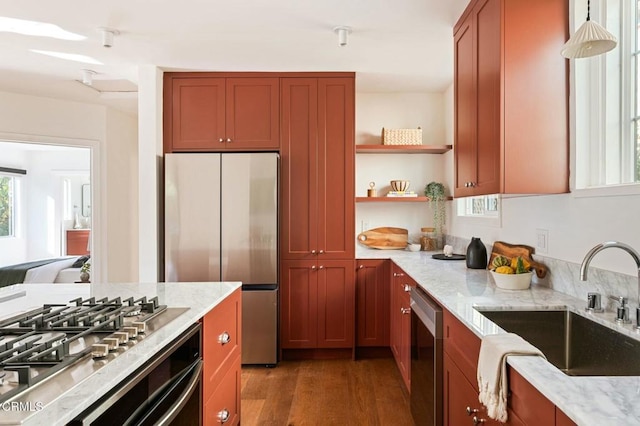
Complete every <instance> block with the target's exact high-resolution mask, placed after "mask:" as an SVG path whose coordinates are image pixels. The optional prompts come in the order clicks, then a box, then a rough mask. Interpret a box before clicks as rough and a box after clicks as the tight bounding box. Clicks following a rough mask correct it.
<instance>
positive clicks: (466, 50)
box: [454, 15, 477, 197]
mask: <svg viewBox="0 0 640 426" xmlns="http://www.w3.org/2000/svg"><path fill="white" fill-rule="evenodd" d="M474 48H475V45H474V41H473V16H471V15H469V16H468V17H467V19H466V20H465V21H464V22H463V23H462V25H461V27H460V28H459V29H458V31H457V32H456V33H455V36H454V51H455V64H454V80H455V82H454V89H455V94H454V96H455V111H454V139H455V146H454V154H455V156H454V161H455V162H454V164H455V182H454V185H455V189H454V195H455V196H456V197H465V196H468V195H471V194H472V193H473V188H471V187H470V186H469V183H470V182H475V181H476V178H477V169H476V167H477V165H476V158H477V146H476V133H475V123H476V110H477V108H476V98H477V97H476V92H475V66H474V58H475V51H474Z"/></svg>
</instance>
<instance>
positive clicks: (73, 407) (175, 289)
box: [0, 282, 241, 426]
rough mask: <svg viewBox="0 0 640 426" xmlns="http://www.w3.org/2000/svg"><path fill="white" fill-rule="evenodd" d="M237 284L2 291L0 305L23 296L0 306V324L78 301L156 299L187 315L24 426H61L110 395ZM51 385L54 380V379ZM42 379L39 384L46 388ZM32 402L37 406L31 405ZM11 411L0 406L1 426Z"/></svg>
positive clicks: (23, 287) (24, 286)
mask: <svg viewBox="0 0 640 426" xmlns="http://www.w3.org/2000/svg"><path fill="white" fill-rule="evenodd" d="M240 285H241V283H239V282H220V283H218V282H216V283H158V284H155V283H154V284H139V283H135V284H131V283H128V284H90V285H89V284H20V285H14V286H10V287H4V288H0V300H1V299H2V298H3V296H9V295H12V294H19V293H20V292H22V291H26V295H25V296H22V297H18V298H16V299H12V300H9V301H7V302H3V303H0V319H1V318H4V317H8V316H10V315H11V314H13V313H17V312H21V311H24V310H26V309H29V308H32V307H41V306H42V305H43V304H45V303H68V302H69V301H70V300H71V299H74V298H76V297H83V298H87V297H90V296H95V297H96V298H101V297H105V296H108V297H110V298H113V297H117V296H121V297H124V298H126V297H131V296H133V297H136V298H139V297H142V296H147V297H154V296H158V300H159V302H160V304H163V305H167V306H168V307H188V308H190V309H189V310H188V311H186V312H185V313H183V314H182V315H180V316H179V317H178V318H176V319H175V320H173V321H171V322H170V323H169V324H167V325H166V326H164V327H163V328H161V329H160V330H157V331H155V332H154V333H153V334H151V335H150V336H148V337H147V338H145V339H143V340H141V341H139V342H138V343H137V344H136V345H134V346H132V347H130V348H129V349H128V350H127V351H126V352H124V353H122V354H121V355H119V356H118V357H116V358H114V359H113V360H112V361H110V362H109V363H108V364H106V366H104V367H103V368H101V369H100V370H97V371H96V372H95V373H94V374H93V375H91V376H90V377H88V378H87V379H85V380H84V381H82V383H81V385H78V386H75V387H74V388H72V389H68V390H64V391H62V392H61V394H60V396H59V397H58V398H56V399H55V400H54V401H53V402H51V403H48V404H46V405H45V406H44V407H43V408H42V410H39V411H37V410H34V411H32V412H22V413H20V414H21V416H20V417H24V420H22V424H25V425H43V426H44V425H46V426H51V425H64V424H66V423H68V422H69V421H71V420H73V418H74V417H76V416H77V415H78V414H80V413H81V412H82V411H83V410H84V409H86V408H87V407H88V406H89V405H91V404H92V403H94V402H95V401H97V400H98V399H99V398H100V397H101V396H102V395H104V394H106V393H107V392H108V391H110V390H111V389H112V388H113V387H114V386H115V385H117V384H118V383H120V382H121V381H122V380H124V379H125V378H127V376H129V375H130V374H131V373H133V372H134V371H135V370H136V369H138V368H139V367H140V366H142V365H143V364H144V363H145V362H146V361H147V360H148V359H149V358H150V357H151V356H153V355H154V354H155V353H157V352H158V351H160V350H161V349H162V348H164V347H165V346H166V345H167V344H169V343H170V342H171V341H172V340H174V339H175V338H176V337H178V336H179V335H180V334H181V333H182V332H184V331H185V330H186V329H187V328H189V326H191V325H192V324H194V323H196V322H197V321H198V320H199V319H200V318H202V317H203V316H204V315H205V314H206V313H207V312H209V311H210V310H211V309H213V308H214V307H215V306H217V305H218V304H219V303H220V302H222V301H223V300H224V299H225V298H226V297H227V296H229V295H230V294H231V293H232V292H233V291H235V290H236V289H237V288H239V287H240ZM51 380H55V377H54V378H52V379H51ZM48 381H49V380H46V381H45V382H44V383H43V385H45V386H46V383H47V382H48ZM32 402H33V403H35V402H37V401H32ZM15 414H16V413H15V412H13V413H12V412H10V411H6V410H5V411H2V406H0V424H12V423H11V422H9V423H6V422H8V421H9V417H10V416H12V415H15ZM14 424H15V423H14Z"/></svg>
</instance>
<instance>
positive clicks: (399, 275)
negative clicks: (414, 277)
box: [393, 272, 404, 277]
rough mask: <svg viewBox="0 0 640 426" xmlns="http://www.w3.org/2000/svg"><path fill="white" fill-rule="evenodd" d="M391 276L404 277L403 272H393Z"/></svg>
mask: <svg viewBox="0 0 640 426" xmlns="http://www.w3.org/2000/svg"><path fill="white" fill-rule="evenodd" d="M393 276H394V277H404V274H403V273H401V272H394V273H393Z"/></svg>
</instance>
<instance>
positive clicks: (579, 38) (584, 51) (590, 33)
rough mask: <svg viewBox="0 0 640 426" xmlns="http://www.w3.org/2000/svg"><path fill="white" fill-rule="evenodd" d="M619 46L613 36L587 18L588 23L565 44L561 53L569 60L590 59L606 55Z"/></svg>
mask: <svg viewBox="0 0 640 426" xmlns="http://www.w3.org/2000/svg"><path fill="white" fill-rule="evenodd" d="M617 44H618V40H617V39H616V38H615V36H614V35H613V34H611V33H610V32H609V31H607V30H606V29H605V28H603V27H602V26H601V25H600V24H598V23H597V22H593V21H591V20H589V18H588V17H587V21H586V22H585V23H584V24H582V26H581V27H580V28H578V30H577V31H576V32H575V34H573V37H571V38H570V39H569V41H567V42H566V43H565V44H564V46H563V47H562V51H561V52H560V53H561V54H562V56H564V57H565V58H569V59H572V58H588V57H590V56H596V55H600V54H601V53H606V52H608V51H610V50H612V49H613V48H614V47H616V45H617Z"/></svg>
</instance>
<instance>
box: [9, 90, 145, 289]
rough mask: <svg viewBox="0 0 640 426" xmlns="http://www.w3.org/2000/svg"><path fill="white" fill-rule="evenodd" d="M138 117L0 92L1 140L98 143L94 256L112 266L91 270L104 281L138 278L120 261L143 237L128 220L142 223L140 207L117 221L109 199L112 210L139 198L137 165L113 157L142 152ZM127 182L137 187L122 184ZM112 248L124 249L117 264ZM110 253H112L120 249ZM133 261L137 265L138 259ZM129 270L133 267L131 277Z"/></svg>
mask: <svg viewBox="0 0 640 426" xmlns="http://www.w3.org/2000/svg"><path fill="white" fill-rule="evenodd" d="M135 120H136V119H135V117H131V116H127V115H126V114H122V113H117V112H113V111H111V110H110V109H109V108H106V107H104V106H99V105H93V104H84V103H80V102H71V101H62V100H57V99H51V98H43V97H37V96H30V95H20V94H15V93H7V92H0V139H4V140H12V141H23V142H42V141H43V140H45V141H47V142H50V143H56V142H57V143H61V144H67V145H77V146H86V145H92V146H93V147H94V148H93V153H92V158H99V159H100V163H98V164H96V163H95V162H94V163H93V170H92V183H93V185H92V190H93V192H94V201H95V198H98V199H99V200H100V201H101V204H100V210H99V211H96V210H94V211H93V215H94V217H93V222H92V225H93V227H92V228H93V234H95V235H94V236H93V243H94V251H93V252H92V255H93V256H94V257H96V258H97V259H98V260H102V261H103V263H105V264H106V265H108V268H109V269H107V268H104V270H102V269H100V262H99V261H98V262H97V265H96V266H95V269H94V270H93V271H92V272H93V273H92V276H93V277H94V280H95V279H96V277H97V279H100V280H102V281H107V280H108V281H112V280H110V279H109V276H110V275H113V276H115V277H118V280H123V281H134V280H137V276H135V275H132V274H133V271H134V269H135V268H132V267H130V266H127V265H125V267H124V268H122V267H120V265H119V261H120V260H121V259H122V258H125V257H127V256H135V252H133V253H131V252H128V251H129V250H132V247H137V244H138V243H137V241H138V235H137V233H136V232H133V231H132V228H130V227H128V226H127V225H126V224H128V223H134V222H137V220H138V217H137V211H135V210H129V211H128V212H127V213H126V214H125V217H126V218H125V219H120V220H119V223H117V224H114V223H111V224H109V223H107V217H108V215H107V212H106V210H107V209H108V208H109V207H108V206H107V201H108V203H109V204H110V205H111V207H110V208H111V209H112V210H116V209H125V211H126V210H127V206H130V205H131V200H137V194H136V193H135V189H136V185H135V182H136V181H137V169H135V170H132V169H131V167H124V166H122V165H123V163H124V160H121V161H120V162H118V161H117V160H114V159H117V158H121V157H120V153H122V156H126V155H131V152H132V151H131V150H135V151H137V137H136V131H135ZM120 127H122V128H120ZM107 158H111V159H112V160H114V161H115V166H114V167H111V166H109V167H107ZM112 180H113V181H114V182H113V183H111V181H112ZM123 181H126V182H131V183H132V185H131V186H128V185H122V182H123ZM101 186H103V187H104V191H103V190H102V188H101ZM94 205H96V203H95V202H94ZM119 218H120V217H119ZM123 224H124V225H123ZM107 247H109V248H110V249H111V247H114V250H121V251H119V252H117V258H116V259H115V260H114V261H113V262H110V261H109V258H108V257H109V253H108V252H107V250H106V248H107ZM110 253H111V255H112V256H113V255H114V253H115V252H114V251H111V252H110ZM132 259H134V263H135V260H136V259H137V258H136V257H133V258H132ZM92 268H93V266H92ZM125 271H129V272H128V274H126V275H128V276H126V277H125ZM125 278H126V279H125Z"/></svg>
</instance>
